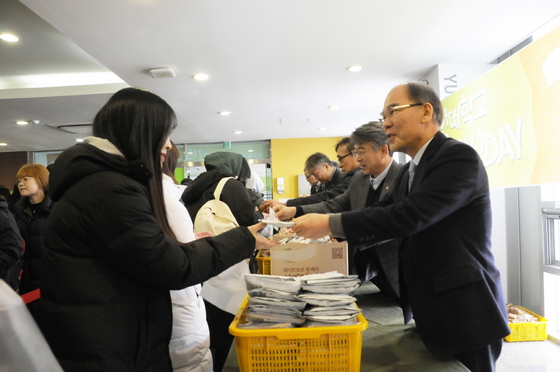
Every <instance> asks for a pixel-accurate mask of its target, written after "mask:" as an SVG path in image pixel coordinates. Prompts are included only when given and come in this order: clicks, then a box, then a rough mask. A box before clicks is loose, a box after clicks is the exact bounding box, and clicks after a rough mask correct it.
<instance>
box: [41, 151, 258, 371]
mask: <svg viewBox="0 0 560 372" xmlns="http://www.w3.org/2000/svg"><path fill="white" fill-rule="evenodd" d="M147 176H148V175H147V174H146V171H145V169H144V168H143V165H142V164H141V163H137V162H136V163H134V162H133V163H131V162H128V161H126V160H125V159H124V158H122V157H121V156H119V155H111V154H109V153H107V152H105V151H102V150H100V149H98V148H97V147H94V146H92V145H90V144H84V143H83V144H78V145H75V146H73V147H71V148H70V149H68V150H66V151H65V152H63V153H62V154H61V155H60V156H59V157H58V159H57V160H56V163H55V166H54V169H53V171H52V173H51V177H50V186H51V197H52V199H53V200H54V201H55V206H54V208H53V211H52V213H51V216H50V218H49V220H48V223H47V226H46V227H47V229H46V232H45V243H46V247H45V252H44V254H43V261H42V263H43V270H44V271H43V277H42V287H41V293H42V299H41V306H42V310H43V313H42V315H43V317H42V318H41V319H45V321H44V322H42V323H41V330H42V331H43V333H44V335H45V337H46V339H47V341H48V343H49V344H50V346H51V348H52V350H53V352H54V354H55V356H56V357H57V358H58V359H59V362H60V363H61V365H62V367H63V369H64V370H65V371H66V372H69V371H80V372H84V371H154V372H161V371H171V361H170V358H169V352H168V345H169V340H170V337H171V325H172V313H171V301H170V296H169V290H177V289H181V288H185V287H187V286H191V285H194V284H196V283H201V282H203V281H205V280H207V279H209V278H210V277H212V276H215V275H217V274H218V273H219V272H221V271H223V270H225V269H226V268H228V267H229V266H231V265H233V264H236V263H237V262H239V257H249V256H250V255H251V253H252V252H253V250H254V246H255V240H254V237H253V236H252V234H251V233H250V232H249V231H248V230H247V229H246V228H237V229H233V230H231V231H228V232H227V233H224V234H221V235H220V236H218V237H214V238H208V239H202V240H197V241H195V242H192V243H190V244H185V245H180V244H178V243H176V242H175V241H173V240H171V239H169V238H167V237H166V236H165V235H164V234H163V232H162V230H161V229H160V227H159V225H158V223H157V221H156V219H155V217H154V214H153V211H152V208H151V206H150V202H149V199H148V190H147V188H146V187H145V185H144V183H145V180H146V177H147Z"/></svg>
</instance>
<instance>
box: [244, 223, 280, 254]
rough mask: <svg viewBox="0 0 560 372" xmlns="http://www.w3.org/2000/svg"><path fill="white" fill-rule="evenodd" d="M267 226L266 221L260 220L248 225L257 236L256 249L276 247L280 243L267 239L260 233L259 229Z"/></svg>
mask: <svg viewBox="0 0 560 372" xmlns="http://www.w3.org/2000/svg"><path fill="white" fill-rule="evenodd" d="M264 227H266V223H263V222H260V223H257V224H256V225H252V226H248V227H247V228H248V229H249V231H250V232H251V234H253V236H254V237H255V249H268V248H270V247H274V246H275V245H278V242H274V241H272V240H267V239H265V238H263V237H262V236H261V235H259V233H258V232H259V231H260V230H262V229H263V228H264Z"/></svg>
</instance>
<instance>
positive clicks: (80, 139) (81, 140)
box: [76, 138, 84, 142]
mask: <svg viewBox="0 0 560 372" xmlns="http://www.w3.org/2000/svg"><path fill="white" fill-rule="evenodd" d="M76 142H84V139H83V138H76Z"/></svg>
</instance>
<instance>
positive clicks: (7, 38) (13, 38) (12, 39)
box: [0, 34, 19, 43]
mask: <svg viewBox="0 0 560 372" xmlns="http://www.w3.org/2000/svg"><path fill="white" fill-rule="evenodd" d="M0 39H2V40H4V41H9V42H11V43H14V42H16V41H19V37H17V36H15V35H10V34H2V35H0Z"/></svg>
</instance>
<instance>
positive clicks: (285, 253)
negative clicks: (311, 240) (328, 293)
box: [270, 242, 348, 276]
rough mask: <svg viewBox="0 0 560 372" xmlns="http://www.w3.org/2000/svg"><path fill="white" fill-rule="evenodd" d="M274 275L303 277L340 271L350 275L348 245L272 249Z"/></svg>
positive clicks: (322, 244)
mask: <svg viewBox="0 0 560 372" xmlns="http://www.w3.org/2000/svg"><path fill="white" fill-rule="evenodd" d="M270 271H271V274H272V275H283V276H302V275H307V274H319V273H326V272H329V271H338V272H339V273H342V274H344V275H348V243H347V242H333V243H317V244H303V243H288V244H279V245H277V246H274V247H271V248H270Z"/></svg>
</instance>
